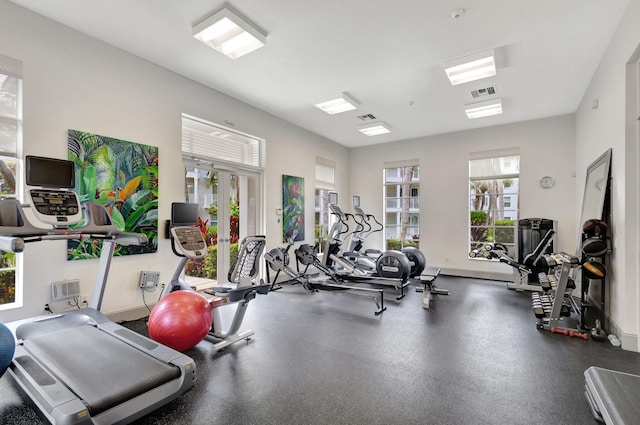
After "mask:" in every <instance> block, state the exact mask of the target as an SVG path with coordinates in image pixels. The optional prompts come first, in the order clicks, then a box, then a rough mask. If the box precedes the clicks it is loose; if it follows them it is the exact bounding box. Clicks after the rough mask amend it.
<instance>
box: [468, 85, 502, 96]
mask: <svg viewBox="0 0 640 425" xmlns="http://www.w3.org/2000/svg"><path fill="white" fill-rule="evenodd" d="M496 92H497V90H496V87H495V86H490V87H485V88H483V89H478V90H472V91H471V97H473V98H474V99H478V98H480V97H486V96H492V95H494V94H496Z"/></svg>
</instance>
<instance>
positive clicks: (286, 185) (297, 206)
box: [282, 175, 304, 242]
mask: <svg viewBox="0 0 640 425" xmlns="http://www.w3.org/2000/svg"><path fill="white" fill-rule="evenodd" d="M282 238H283V240H284V241H285V242H287V241H289V240H293V241H294V242H295V241H302V240H304V177H294V176H287V175H282Z"/></svg>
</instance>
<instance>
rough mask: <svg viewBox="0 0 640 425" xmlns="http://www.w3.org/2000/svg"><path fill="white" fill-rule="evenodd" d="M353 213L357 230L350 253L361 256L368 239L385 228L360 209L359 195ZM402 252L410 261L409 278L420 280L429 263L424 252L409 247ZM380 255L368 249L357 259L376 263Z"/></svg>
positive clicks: (355, 199) (375, 250)
mask: <svg viewBox="0 0 640 425" xmlns="http://www.w3.org/2000/svg"><path fill="white" fill-rule="evenodd" d="M353 212H354V213H353V218H354V220H355V222H356V228H355V229H354V231H353V232H352V234H351V237H350V239H349V251H348V252H355V253H358V254H360V253H361V251H362V247H363V245H364V243H365V241H366V239H367V238H368V237H369V236H371V234H373V233H376V232H381V231H383V230H384V226H383V225H382V223H380V222H379V221H378V220H377V219H376V217H375V216H374V215H372V214H365V212H364V211H363V210H362V208H360V197H359V196H357V195H355V196H354V197H353ZM371 221H373V222H374V223H375V225H376V227H375V228H374V227H373V225H372V224H371ZM400 252H402V253H403V254H404V255H405V256H406V257H407V259H408V260H409V265H410V266H411V271H410V272H409V277H412V278H419V277H420V274H422V272H423V271H424V268H425V267H426V263H427V259H426V258H425V256H424V254H423V253H422V251H420V250H419V249H418V248H415V247H412V246H408V247H404V248H402V249H401V250H400ZM380 255H382V251H380V250H379V249H366V250H365V251H364V256H360V257H357V258H356V259H364V260H366V259H370V260H373V261H375V259H376V258H378V257H379V256H380ZM354 258H355V257H354Z"/></svg>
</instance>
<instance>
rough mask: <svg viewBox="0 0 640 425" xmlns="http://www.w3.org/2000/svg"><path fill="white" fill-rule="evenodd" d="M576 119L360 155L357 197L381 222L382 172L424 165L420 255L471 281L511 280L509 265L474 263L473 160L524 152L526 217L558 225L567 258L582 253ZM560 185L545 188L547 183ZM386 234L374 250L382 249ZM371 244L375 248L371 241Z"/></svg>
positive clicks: (354, 161) (355, 157) (354, 171)
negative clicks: (414, 162) (549, 179)
mask: <svg viewBox="0 0 640 425" xmlns="http://www.w3.org/2000/svg"><path fill="white" fill-rule="evenodd" d="M574 138H575V135H574V120H573V116H572V115H570V116H569V115H567V116H561V117H554V118H548V119H541V120H535V121H527V122H521V123H517V124H511V125H503V126H496V127H488V128H483V129H479V130H470V131H463V132H458V133H449V134H444V135H439V136H431V137H423V138H418V139H414V140H408V141H404V142H400V143H393V144H382V145H376V146H369V147H366V148H358V149H353V150H352V152H351V161H350V167H351V192H352V193H353V194H358V195H360V196H361V202H362V208H363V209H364V210H365V211H367V212H368V213H370V214H375V215H376V216H378V217H382V205H383V201H382V196H383V193H382V169H383V168H384V167H383V163H384V162H386V161H396V160H398V161H399V160H406V159H414V158H415V159H418V160H419V165H420V249H421V250H422V251H423V252H424V253H425V256H426V257H427V262H428V263H429V264H430V265H433V266H437V267H441V268H442V269H443V272H444V271H447V272H451V273H455V274H459V275H469V276H479V275H482V274H483V273H487V275H495V274H496V273H498V274H504V275H506V276H507V277H510V276H511V275H512V270H511V268H510V267H509V266H507V265H505V264H502V263H494V262H487V261H478V260H470V259H469V258H468V255H467V254H468V252H469V247H468V240H469V236H468V232H469V229H468V224H469V153H470V152H480V151H489V150H496V149H504V148H511V147H518V148H519V149H520V208H521V211H520V217H521V218H524V217H544V218H550V219H553V220H557V221H558V244H559V248H560V250H562V251H567V252H571V253H574V252H575V249H576V224H575V208H574V204H575V179H574V177H573V174H574V168H573V167H574V165H573V158H574V155H575V153H574ZM545 175H549V176H553V177H554V179H555V180H556V184H555V186H554V187H553V188H551V189H542V188H541V187H540V186H539V184H538V182H539V180H540V178H541V177H543V176H545ZM382 237H383V236H382V235H380V236H379V238H378V239H377V240H376V241H373V242H372V244H377V245H378V247H381V246H383V245H382V243H383V242H382ZM368 243H369V242H368Z"/></svg>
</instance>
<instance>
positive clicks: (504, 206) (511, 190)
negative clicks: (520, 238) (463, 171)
mask: <svg viewBox="0 0 640 425" xmlns="http://www.w3.org/2000/svg"><path fill="white" fill-rule="evenodd" d="M486 155H489V156H484V155H483V154H482V153H479V154H475V155H473V156H474V157H472V159H470V160H469V211H470V221H469V251H470V252H471V251H472V250H474V249H477V248H480V247H482V246H483V245H484V244H486V243H487V242H495V243H502V244H504V245H505V246H506V247H507V248H508V253H509V255H511V256H514V255H515V252H514V251H515V241H514V224H515V222H516V220H517V219H518V209H519V208H518V205H519V194H518V190H519V174H520V155H519V154H518V153H516V152H514V151H513V150H510V151H509V152H494V153H487V154H486Z"/></svg>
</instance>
